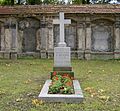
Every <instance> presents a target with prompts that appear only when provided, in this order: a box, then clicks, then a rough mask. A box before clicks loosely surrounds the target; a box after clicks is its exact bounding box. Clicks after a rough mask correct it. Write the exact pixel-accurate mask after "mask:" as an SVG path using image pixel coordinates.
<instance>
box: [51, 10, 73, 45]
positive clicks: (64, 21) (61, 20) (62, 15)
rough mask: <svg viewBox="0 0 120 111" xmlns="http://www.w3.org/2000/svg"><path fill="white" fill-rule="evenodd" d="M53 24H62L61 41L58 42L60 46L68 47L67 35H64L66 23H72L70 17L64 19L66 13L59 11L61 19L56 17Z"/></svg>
mask: <svg viewBox="0 0 120 111" xmlns="http://www.w3.org/2000/svg"><path fill="white" fill-rule="evenodd" d="M53 24H60V39H59V40H60V41H59V43H58V46H59V47H66V43H65V40H64V39H65V37H64V24H71V20H70V19H64V13H63V12H60V13H59V19H54V20H53Z"/></svg>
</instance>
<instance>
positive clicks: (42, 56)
mask: <svg viewBox="0 0 120 111" xmlns="http://www.w3.org/2000/svg"><path fill="white" fill-rule="evenodd" d="M40 57H41V58H42V59H45V58H47V52H46V51H45V50H41V52H40Z"/></svg>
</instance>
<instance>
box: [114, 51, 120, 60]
mask: <svg viewBox="0 0 120 111" xmlns="http://www.w3.org/2000/svg"><path fill="white" fill-rule="evenodd" d="M114 58H115V59H120V50H115V51H114Z"/></svg>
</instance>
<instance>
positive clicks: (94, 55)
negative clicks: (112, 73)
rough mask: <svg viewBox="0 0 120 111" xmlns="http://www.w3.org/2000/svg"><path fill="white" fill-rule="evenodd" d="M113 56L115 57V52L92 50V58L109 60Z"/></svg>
mask: <svg viewBox="0 0 120 111" xmlns="http://www.w3.org/2000/svg"><path fill="white" fill-rule="evenodd" d="M113 58H114V55H113V52H92V53H91V59H96V60H109V59H113Z"/></svg>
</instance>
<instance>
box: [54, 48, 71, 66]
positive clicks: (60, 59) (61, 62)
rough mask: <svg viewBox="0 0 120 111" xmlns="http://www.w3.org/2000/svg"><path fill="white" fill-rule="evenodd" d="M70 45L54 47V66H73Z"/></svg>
mask: <svg viewBox="0 0 120 111" xmlns="http://www.w3.org/2000/svg"><path fill="white" fill-rule="evenodd" d="M70 52H71V51H70V47H55V48H54V67H71V56H70Z"/></svg>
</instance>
